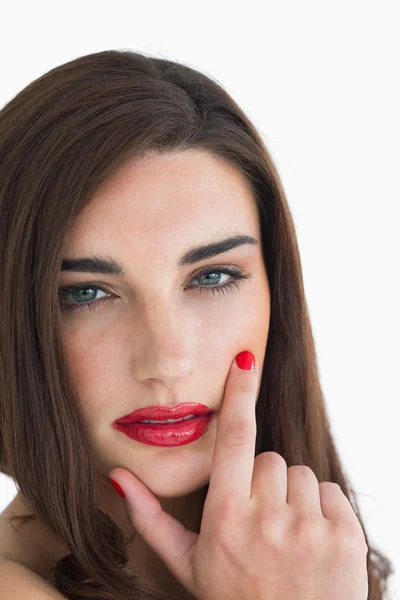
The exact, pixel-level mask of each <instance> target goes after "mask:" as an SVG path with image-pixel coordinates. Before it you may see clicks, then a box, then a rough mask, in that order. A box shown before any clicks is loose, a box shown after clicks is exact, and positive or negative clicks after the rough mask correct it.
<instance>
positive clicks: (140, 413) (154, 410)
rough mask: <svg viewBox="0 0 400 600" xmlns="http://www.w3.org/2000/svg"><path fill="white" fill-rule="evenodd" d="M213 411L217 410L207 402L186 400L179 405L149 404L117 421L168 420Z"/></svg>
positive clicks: (123, 422) (121, 422)
mask: <svg viewBox="0 0 400 600" xmlns="http://www.w3.org/2000/svg"><path fill="white" fill-rule="evenodd" d="M213 412H215V411H214V410H212V409H211V408H209V407H208V406H206V405H205V404H198V403H197V402H184V403H181V404H178V405H177V406H160V405H158V406H148V407H144V408H140V409H138V410H134V411H133V412H131V413H130V414H129V415H125V416H124V417H121V418H119V419H116V421H115V423H119V424H122V425H125V424H127V423H137V422H138V421H144V420H148V419H151V420H153V421H166V420H168V419H182V418H183V417H187V416H188V415H206V414H209V413H213Z"/></svg>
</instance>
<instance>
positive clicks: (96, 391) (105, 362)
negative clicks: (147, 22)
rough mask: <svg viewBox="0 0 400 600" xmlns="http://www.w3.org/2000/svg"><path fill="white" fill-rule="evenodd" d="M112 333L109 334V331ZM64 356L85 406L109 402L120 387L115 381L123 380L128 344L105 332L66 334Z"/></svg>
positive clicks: (98, 405)
mask: <svg viewBox="0 0 400 600" xmlns="http://www.w3.org/2000/svg"><path fill="white" fill-rule="evenodd" d="M108 335H110V334H108ZM64 349H65V358H66V362H67V366H68V369H69V371H70V373H71V377H72V379H73V381H74V382H75V385H76V386H77V390H78V393H79V398H80V400H81V403H82V405H83V407H84V408H85V406H90V407H92V405H95V406H96V407H100V406H101V405H102V403H104V402H105V403H106V404H107V405H108V406H109V404H110V398H113V397H114V398H115V395H116V393H117V392H118V390H116V389H115V382H118V381H120V382H122V381H123V379H122V370H123V364H124V363H123V360H124V359H123V357H125V360H126V356H127V354H126V348H123V347H121V344H119V343H118V338H116V336H115V335H113V337H112V339H111V338H110V337H107V335H106V334H99V333H98V332H97V333H96V334H93V332H90V333H89V332H88V331H86V332H85V331H84V330H83V328H82V331H81V332H79V333H77V332H74V333H73V334H72V333H67V334H65V335H64Z"/></svg>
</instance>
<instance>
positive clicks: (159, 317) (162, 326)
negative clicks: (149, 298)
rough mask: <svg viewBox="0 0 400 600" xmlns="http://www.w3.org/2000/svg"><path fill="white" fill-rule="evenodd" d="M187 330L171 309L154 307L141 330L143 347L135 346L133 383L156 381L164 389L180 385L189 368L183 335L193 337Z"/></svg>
mask: <svg viewBox="0 0 400 600" xmlns="http://www.w3.org/2000/svg"><path fill="white" fill-rule="evenodd" d="M142 326H143V327H144V321H143V320H142ZM189 330H190V328H185V327H184V326H183V324H182V319H181V318H180V317H178V316H177V315H176V314H175V313H174V311H173V310H172V309H171V308H170V309H168V307H166V306H164V308H162V307H161V308H160V305H158V307H157V309H156V310H154V311H153V312H152V315H151V319H147V327H146V328H143V330H142V333H143V336H144V339H145V343H144V345H143V346H140V344H139V346H138V345H136V348H138V347H139V350H137V354H136V357H135V358H134V364H135V369H134V371H135V378H136V380H137V381H141V382H142V383H145V382H146V381H158V382H159V383H160V384H162V385H164V386H166V387H168V388H172V387H174V386H176V385H178V384H179V382H181V381H183V380H184V379H185V378H186V377H187V376H188V375H189V374H190V372H191V370H192V368H193V364H192V361H191V359H190V357H189V352H188V349H187V347H188V345H187V343H186V334H187V336H190V337H191V338H192V337H193V335H192V334H190V331H189ZM187 332H189V333H187ZM135 339H136V340H137V339H138V337H137V335H135Z"/></svg>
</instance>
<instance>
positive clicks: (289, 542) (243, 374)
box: [109, 360, 368, 600]
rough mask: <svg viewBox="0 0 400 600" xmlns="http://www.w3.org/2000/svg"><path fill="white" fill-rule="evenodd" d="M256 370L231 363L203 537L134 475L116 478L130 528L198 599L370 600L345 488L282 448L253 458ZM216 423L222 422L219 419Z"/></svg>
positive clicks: (118, 473) (119, 473)
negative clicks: (289, 459) (296, 462)
mask: <svg viewBox="0 0 400 600" xmlns="http://www.w3.org/2000/svg"><path fill="white" fill-rule="evenodd" d="M257 389H258V369H257V367H256V368H255V369H254V370H253V371H242V370H241V369H239V367H238V366H237V364H236V361H235V360H234V361H233V363H232V365H231V370H230V373H229V376H228V379H227V383H226V387H225V394H224V401H223V404H222V407H221V411H220V414H219V417H218V419H219V420H218V424H217V425H218V427H217V435H216V442H215V448H214V454H213V460H212V467H211V475H210V482H209V489H208V494H207V497H206V500H205V503H204V510H203V515H202V521H201V527H200V533H199V534H197V533H194V532H192V531H189V530H187V529H185V527H184V526H183V525H182V524H181V523H180V522H178V521H177V520H176V519H174V518H173V517H172V516H171V515H170V514H168V513H166V512H164V511H163V510H162V509H161V506H160V504H159V502H158V500H157V498H156V497H155V496H154V495H153V494H152V493H151V492H150V490H149V489H148V488H147V487H146V486H145V485H144V484H143V483H142V482H141V481H140V480H139V479H137V478H136V477H135V476H134V475H133V474H132V473H131V472H130V471H127V470H126V469H122V468H120V467H118V468H117V469H115V470H112V471H110V473H109V476H110V477H112V478H113V479H115V480H117V481H118V483H119V484H120V485H121V486H122V488H123V490H124V492H125V496H126V507H127V512H128V516H129V520H130V522H131V524H132V526H133V527H134V528H135V529H136V530H137V531H138V533H139V535H141V536H142V537H143V539H144V540H145V542H146V543H147V544H148V545H149V546H150V547H151V548H152V549H153V550H154V551H155V552H156V553H157V554H158V556H159V557H160V558H161V560H162V561H163V562H164V563H165V565H166V566H167V568H168V569H169V570H170V572H171V573H172V574H173V575H174V577H176V579H178V580H179V581H180V583H181V584H182V585H183V586H184V587H185V588H186V589H187V590H188V591H189V592H190V593H191V594H192V595H193V596H195V598H198V600H215V599H216V598H218V600H233V599H240V600H288V599H289V598H296V600H321V599H323V600H367V597H368V576H367V563H366V555H367V551H368V546H367V544H366V541H365V537H364V534H363V531H362V528H361V525H360V523H359V521H358V519H357V516H356V514H355V513H354V511H353V508H352V506H351V504H350V502H349V501H348V499H347V497H346V496H345V495H344V494H343V492H342V490H341V489H340V487H339V485H338V484H336V483H332V482H323V483H318V480H317V478H316V476H315V474H314V472H313V471H312V470H311V469H310V468H309V467H307V466H292V467H289V468H287V464H286V462H285V460H284V459H283V457H282V456H281V455H280V454H277V453H276V452H263V453H262V454H259V455H258V456H257V457H256V458H255V459H254V452H255V438H256V420H255V403H256V395H257ZM214 418H216V417H214Z"/></svg>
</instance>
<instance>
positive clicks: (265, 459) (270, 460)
mask: <svg viewBox="0 0 400 600" xmlns="http://www.w3.org/2000/svg"><path fill="white" fill-rule="evenodd" d="M256 460H258V461H259V462H261V463H262V464H264V463H265V465H268V466H269V467H280V468H282V467H285V468H286V467H287V464H286V461H285V459H284V458H283V456H282V455H281V454H278V453H277V452H272V451H269V452H262V453H261V454H258V456H257V457H256Z"/></svg>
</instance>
